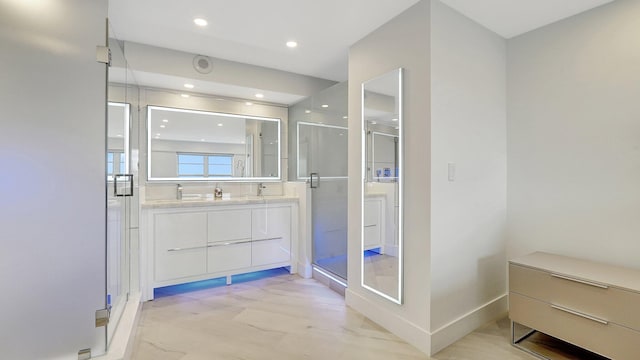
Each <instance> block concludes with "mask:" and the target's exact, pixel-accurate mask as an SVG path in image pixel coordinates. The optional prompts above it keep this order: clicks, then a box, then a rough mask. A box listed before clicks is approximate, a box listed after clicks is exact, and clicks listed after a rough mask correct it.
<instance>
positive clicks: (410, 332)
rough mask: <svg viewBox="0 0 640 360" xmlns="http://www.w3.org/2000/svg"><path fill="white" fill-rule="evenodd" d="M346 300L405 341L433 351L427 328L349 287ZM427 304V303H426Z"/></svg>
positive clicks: (426, 351)
mask: <svg viewBox="0 0 640 360" xmlns="http://www.w3.org/2000/svg"><path fill="white" fill-rule="evenodd" d="M345 300H346V303H347V305H348V306H350V307H352V308H354V309H355V310H356V311H358V312H359V313H361V314H363V315H364V316H366V317H367V318H369V319H370V320H372V321H373V322H375V323H377V324H378V325H380V326H382V327H383V328H385V329H387V330H389V331H391V332H392V333H394V334H395V335H397V336H398V337H400V338H401V339H403V340H404V341H406V342H408V343H409V344H411V345H413V346H415V347H416V348H418V350H420V351H422V352H424V353H425V354H429V353H430V351H431V337H430V334H429V332H428V331H427V330H425V329H422V328H421V327H419V326H418V325H416V324H414V323H412V322H410V321H408V320H407V319H404V318H402V317H399V316H398V315H397V314H393V313H391V312H390V311H388V310H387V309H385V308H383V307H382V306H380V305H378V304H376V303H374V302H372V301H370V300H369V299H367V298H366V297H364V296H362V295H360V294H358V293H356V292H354V291H353V290H351V289H349V288H347V291H346V294H345ZM425 306H427V304H425Z"/></svg>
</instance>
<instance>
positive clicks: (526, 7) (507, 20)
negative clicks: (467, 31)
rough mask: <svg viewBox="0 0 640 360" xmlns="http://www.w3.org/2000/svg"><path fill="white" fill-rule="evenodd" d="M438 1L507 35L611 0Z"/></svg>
mask: <svg viewBox="0 0 640 360" xmlns="http://www.w3.org/2000/svg"><path fill="white" fill-rule="evenodd" d="M440 1H442V2H443V3H445V4H447V5H448V6H449V7H452V8H454V9H455V10H457V11H458V12H460V13H462V14H464V15H466V16H467V17H469V18H471V19H473V20H474V21H476V22H477V23H479V24H480V25H482V26H484V27H486V28H488V29H491V30H492V31H493V32H495V33H497V34H499V35H501V36H502V37H504V38H507V39H509V38H512V37H514V36H518V35H521V34H523V33H526V32H529V31H531V30H534V29H537V28H539V27H542V26H545V25H549V24H551V23H553V22H556V21H558V20H562V19H565V18H567V17H570V16H573V15H576V14H579V13H581V12H583V11H587V10H589V9H592V8H595V7H598V6H600V5H604V4H606V3H610V2H612V1H614V0H440Z"/></svg>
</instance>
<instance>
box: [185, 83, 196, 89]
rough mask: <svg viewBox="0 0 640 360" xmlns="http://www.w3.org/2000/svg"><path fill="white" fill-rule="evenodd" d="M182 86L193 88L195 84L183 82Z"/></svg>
mask: <svg viewBox="0 0 640 360" xmlns="http://www.w3.org/2000/svg"><path fill="white" fill-rule="evenodd" d="M184 87H186V88H187V89H193V88H194V87H195V86H194V85H193V84H184Z"/></svg>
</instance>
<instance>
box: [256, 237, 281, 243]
mask: <svg viewBox="0 0 640 360" xmlns="http://www.w3.org/2000/svg"><path fill="white" fill-rule="evenodd" d="M280 239H282V237H274V238H268V239H259V240H252V241H253V242H259V241H269V240H280Z"/></svg>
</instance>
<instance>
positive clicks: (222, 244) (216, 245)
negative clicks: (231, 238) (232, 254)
mask: <svg viewBox="0 0 640 360" xmlns="http://www.w3.org/2000/svg"><path fill="white" fill-rule="evenodd" d="M250 242H251V240H245V241H235V242H224V243H215V244H209V245H207V247H208V248H212V247H218V246H229V245H238V244H247V243H250Z"/></svg>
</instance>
